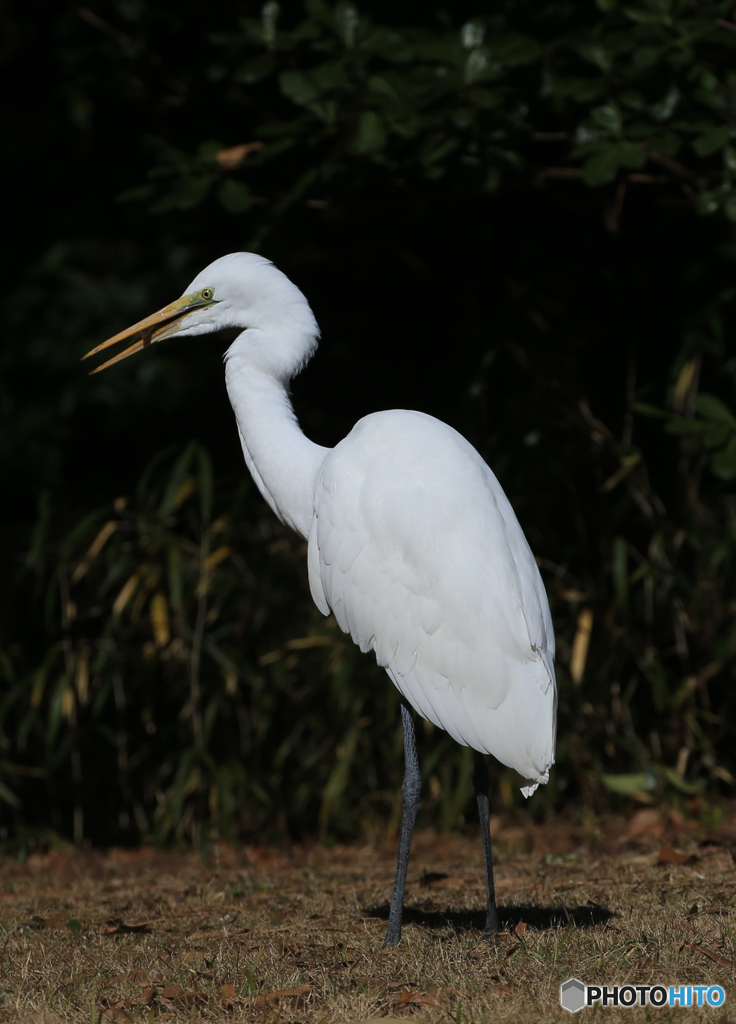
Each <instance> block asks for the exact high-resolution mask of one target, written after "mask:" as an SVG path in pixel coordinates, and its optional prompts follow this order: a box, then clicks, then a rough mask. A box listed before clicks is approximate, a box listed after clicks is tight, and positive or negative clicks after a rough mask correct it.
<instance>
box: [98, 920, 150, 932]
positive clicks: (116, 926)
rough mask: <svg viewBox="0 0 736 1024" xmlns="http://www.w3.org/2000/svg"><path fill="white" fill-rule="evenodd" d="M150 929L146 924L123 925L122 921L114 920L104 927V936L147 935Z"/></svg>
mask: <svg viewBox="0 0 736 1024" xmlns="http://www.w3.org/2000/svg"><path fill="white" fill-rule="evenodd" d="M150 931H151V929H150V928H149V927H148V924H147V923H144V924H125V923H124V922H123V921H118V920H116V919H115V918H113V919H112V920H110V921H108V922H107V924H106V925H105V929H104V934H105V935H131V934H134V933H138V934H147V933H148V932H150Z"/></svg>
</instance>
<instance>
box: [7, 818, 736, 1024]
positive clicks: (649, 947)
mask: <svg viewBox="0 0 736 1024" xmlns="http://www.w3.org/2000/svg"><path fill="white" fill-rule="evenodd" d="M493 824H495V833H496V859H497V869H496V873H497V884H498V891H499V902H500V904H501V906H502V908H503V910H502V920H503V921H504V924H505V927H506V928H507V931H506V932H505V933H504V934H503V935H501V936H500V937H499V938H498V939H497V940H496V941H495V942H493V943H484V942H483V941H481V939H480V936H479V931H478V925H479V924H480V922H481V920H482V913H480V908H481V907H482V906H483V900H484V895H483V883H482V875H481V870H480V868H481V851H480V844H479V841H478V840H477V839H476V838H475V837H470V836H468V837H450V838H448V837H439V838H438V837H435V836H432V835H429V834H422V835H419V836H418V837H417V839H416V842H415V847H414V850H413V856H412V863H411V865H410V876H409V886H408V894H407V901H406V904H407V912H406V915H405V920H406V921H407V923H406V924H405V929H404V942H403V943H402V945H401V947H400V948H398V949H396V950H390V951H386V950H382V949H381V942H382V939H383V931H384V928H385V913H386V911H387V901H388V896H389V893H390V886H391V880H392V873H393V858H394V851H393V849H392V848H389V847H388V846H385V847H384V846H380V847H338V848H336V849H333V850H327V849H324V848H321V847H316V848H314V849H311V850H304V849H296V850H294V851H293V852H292V855H291V856H290V857H284V856H282V855H280V854H279V853H278V852H277V851H274V850H269V849H255V848H242V849H234V848H230V847H222V846H221V847H218V848H217V849H216V850H214V851H213V853H212V855H211V857H210V859H209V861H208V862H206V861H203V859H202V858H201V857H200V856H198V855H196V854H185V853H157V852H154V851H152V850H148V849H142V850H136V851H121V850H112V851H110V852H109V853H108V854H105V855H103V854H101V853H74V852H66V853H51V854H46V855H43V856H41V855H39V856H33V857H31V858H30V859H29V860H28V862H27V863H26V864H24V865H20V864H18V863H16V862H11V861H6V862H5V863H4V864H3V865H2V866H1V868H0V871H1V874H0V877H1V879H2V897H1V902H0V922H1V923H2V926H3V928H4V929H5V934H4V935H3V934H2V932H0V936H2V937H1V939H0V941H1V942H2V960H1V962H2V976H1V978H0V1019H1V1020H3V1021H12V1022H14V1024H17V1022H26V1021H28V1022H31V1021H33V1022H38V1024H41V1022H47V1024H51V1022H53V1024H57V1022H59V1021H61V1022H64V1024H67V1022H69V1024H71V1022H74V1024H76V1022H84V1024H94V1022H100V1024H102V1022H105V1021H107V1020H113V1021H115V1020H117V1021H125V1020H132V1021H144V1020H146V1021H147V1020H151V1019H153V1018H154V1017H157V1016H159V1015H161V1016H163V1017H164V1019H170V1020H189V1019H191V1018H194V1019H196V1020H199V1019H201V1020H213V1021H221V1020H233V1021H237V1020H249V1021H250V1020H253V1021H259V1022H260V1021H263V1022H264V1024H266V1022H269V1024H270V1022H272V1021H277V1020H278V1021H302V1022H304V1024H309V1022H317V1021H328V1022H331V1021H361V1020H366V1019H368V1018H375V1017H386V1016H389V1017H399V1018H405V1019H408V1018H412V1017H413V1018H416V1019H417V1021H420V1022H422V1024H424V1022H427V1024H434V1022H435V1021H440V1020H443V1021H447V1022H448V1024H449V1022H450V1021H451V1020H452V1021H457V1022H458V1024H463V1022H477V1024H480V1022H481V1021H489V1022H490V1021H494V1022H495V1021H525V1022H544V1021H557V1020H560V1021H563V1020H564V1021H570V1020H572V1019H573V1018H571V1017H570V1016H568V1015H567V1014H566V1012H565V1011H564V1010H562V1009H561V1008H560V1006H559V995H558V993H559V985H560V982H561V981H564V980H565V979H566V978H568V977H570V976H571V975H576V976H577V977H579V978H582V979H583V980H584V981H586V982H588V983H590V984H594V983H608V984H613V983H624V982H630V983H633V984H637V983H638V984H642V983H645V982H658V983H663V984H667V983H670V982H672V983H691V984H713V983H716V982H717V983H719V984H721V985H723V986H724V988H726V990H727V1001H726V1004H725V1007H722V1008H720V1009H718V1010H713V1009H696V1008H693V1009H682V1010H677V1009H676V1010H623V1009H612V1008H608V1009H607V1010H606V1011H605V1019H606V1021H610V1022H614V1021H618V1020H619V1018H621V1019H622V1020H626V1021H631V1020H636V1019H645V1018H646V1019H655V1018H656V1019H657V1020H668V1019H670V1018H672V1019H673V1020H674V1019H676V1020H677V1021H680V1022H686V1021H690V1020H695V1019H697V1020H698V1021H703V1020H712V1021H719V1020H724V1021H725V1020H727V1019H730V1017H731V1016H733V1017H736V1007H735V1008H731V1004H732V1003H733V1002H734V1001H736V992H734V989H735V988H736V985H735V984H734V969H735V968H736V963H734V958H736V943H735V941H734V936H733V922H734V913H736V910H734V907H733V895H734V891H735V890H736V869H735V867H734V860H733V857H732V855H731V847H732V845H733V844H736V817H734V818H728V819H724V821H723V822H721V824H720V825H719V826H717V827H711V828H706V827H705V826H704V825H702V824H698V823H696V822H687V821H684V820H683V819H682V818H681V817H680V816H678V815H677V814H674V815H669V816H665V815H664V814H663V813H662V814H660V813H659V812H656V811H652V810H645V811H642V812H639V814H638V815H636V816H634V817H633V818H632V819H631V820H629V821H628V822H624V821H617V822H607V823H600V822H598V823H594V822H591V823H590V824H589V825H587V826H570V825H564V824H561V823H552V824H549V825H546V826H544V827H532V826H529V827H519V826H517V827H510V826H507V827H502V826H501V824H500V823H498V822H495V823H493ZM663 844H666V845H664V846H663ZM669 848H673V849H674V850H675V851H679V852H680V853H682V854H684V855H686V856H687V858H688V859H687V861H686V862H684V863H677V862H676V861H677V860H678V859H679V860H683V859H684V858H677V857H676V856H675V855H674V853H673V852H672V850H670V849H669ZM668 850H669V852H668ZM663 857H664V860H665V862H664V863H659V864H657V861H658V860H662V858H663ZM575 908H578V909H577V910H576V909H575ZM289 989H292V990H295V991H293V992H291V993H288V992H284V990H289ZM601 1012H603V1011H601V1010H598V1011H594V1010H583V1019H585V1018H586V1017H590V1016H591V1015H592V1014H593V1013H598V1014H600V1013H601Z"/></svg>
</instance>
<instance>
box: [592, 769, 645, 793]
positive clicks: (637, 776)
mask: <svg viewBox="0 0 736 1024" xmlns="http://www.w3.org/2000/svg"><path fill="white" fill-rule="evenodd" d="M600 780H601V782H602V783H603V785H604V786H605V787H606V789H610V790H611V792H612V793H620V794H621V796H631V795H632V794H633V793H646V792H648V791H649V790H653V789H654V788H655V786H656V784H657V780H656V778H655V777H654V775H653V774H652V773H651V772H631V773H630V774H626V775H601V776H600Z"/></svg>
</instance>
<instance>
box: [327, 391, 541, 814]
mask: <svg viewBox="0 0 736 1024" xmlns="http://www.w3.org/2000/svg"><path fill="white" fill-rule="evenodd" d="M308 557H309V582H310V586H311V590H312V596H313V597H314V600H315V603H316V604H317V606H318V608H319V609H320V610H321V611H322V612H324V613H325V614H328V613H329V612H330V611H332V612H333V613H334V615H335V618H336V619H337V621H338V623H339V625H340V628H341V629H343V630H344V631H345V632H346V633H350V635H351V636H352V638H353V640H355V642H356V643H357V644H358V645H359V646H360V648H361V650H363V651H369V650H373V651H375V654H376V659H377V661H378V664H379V665H382V666H383V667H384V668H385V669H386V670H387V672H388V674H389V676H390V677H391V679H392V680H393V682H394V683H395V685H396V686H397V688H398V689H399V691H400V692H401V693H402V694H403V696H404V697H405V698H406V700H407V701H408V702H409V703H410V704H411V705H412V706H413V707H414V708H415V709H416V710H417V711H418V712H419V713H420V714H421V715H422V716H423V717H424V718H427V719H429V721H430V722H433V723H434V724H435V725H436V726H438V727H439V728H441V729H445V730H446V731H447V732H448V733H449V734H450V735H451V736H452V737H453V739H455V740H457V741H458V742H459V743H462V744H466V745H468V746H471V747H473V748H475V749H476V750H478V751H481V752H485V753H491V754H493V755H494V756H495V757H496V758H498V760H499V761H501V762H503V764H505V765H508V766H509V767H511V768H513V769H515V770H516V771H517V772H518V773H519V774H520V775H521V776H522V777H523V779H525V780H527V782H526V783H525V784H524V785H523V787H522V788H523V790H524V792H525V793H527V795H528V793H530V792H532V791H533V790H534V789H535V788H536V786H537V785H538V784H539V783H540V782H546V781H547V780H548V778H549V768H550V766H551V765H552V763H553V761H554V742H555V703H556V693H555V682H554V667H553V658H554V635H553V632H552V623H551V620H550V615H549V607H548V604H547V597H546V594H545V591H544V587H543V584H542V581H541V578H540V576H539V570H538V569H537V565H536V562H535V561H534V558H533V556H532V553H531V551H530V549H529V545H528V544H527V542H526V539H525V537H524V534H523V533H522V530H521V527H520V526H519V524H518V521H517V519H516V516H515V515H514V512H513V510H512V508H511V506H510V504H509V502H508V500H507V498H506V496H505V494H504V493H503V490H502V489H501V486H500V484H499V483H498V481H497V480H496V477H495V476H494V475H493V473H492V472H491V470H490V469H489V468H488V466H487V465H486V464H485V462H484V461H483V460H482V459H481V457H480V455H479V454H478V453H477V452H476V450H475V449H474V448H473V447H472V445H470V444H469V443H468V442H467V441H466V440H465V439H464V438H463V437H462V436H461V435H460V434H458V433H457V432H456V431H455V430H453V429H452V428H451V427H449V426H447V425H446V424H445V423H442V422H440V421H439V420H436V419H434V418H433V417H431V416H427V415H425V414H423V413H418V412H407V411H404V410H394V411H392V412H382V413H375V414H373V415H371V416H366V417H365V418H364V419H362V420H360V422H359V423H357V424H356V426H355V427H354V428H353V430H352V431H351V432H350V434H349V435H348V436H347V437H346V438H345V439H344V440H343V441H341V442H340V443H339V444H338V445H337V446H336V447H335V448H334V449H332V450H331V451H329V452H328V453H327V454H326V455H325V457H324V460H323V461H322V464H321V466H320V468H319V471H318V473H317V477H316V482H315V488H314V514H313V520H312V524H311V529H310V532H309V556H308Z"/></svg>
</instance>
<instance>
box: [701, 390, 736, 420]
mask: <svg viewBox="0 0 736 1024" xmlns="http://www.w3.org/2000/svg"><path fill="white" fill-rule="evenodd" d="M695 409H696V410H697V412H699V413H700V415H701V416H705V418H706V419H709V420H718V421H719V422H721V423H729V424H730V425H731V426H734V427H736V417H734V414H733V413H732V412H731V410H730V409H729V408H728V406H727V405H726V403H725V402H722V401H721V399H720V398H716V396H715V395H707V394H700V395H697V396H696V398H695Z"/></svg>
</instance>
